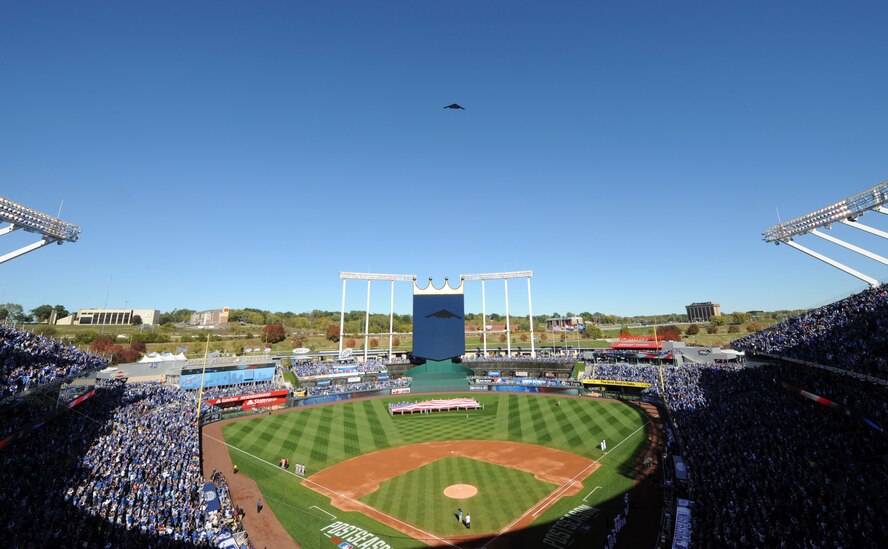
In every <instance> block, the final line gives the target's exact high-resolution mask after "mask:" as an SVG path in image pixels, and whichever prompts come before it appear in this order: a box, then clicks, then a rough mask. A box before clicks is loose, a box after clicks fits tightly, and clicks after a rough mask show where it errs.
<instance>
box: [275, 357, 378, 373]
mask: <svg viewBox="0 0 888 549" xmlns="http://www.w3.org/2000/svg"><path fill="white" fill-rule="evenodd" d="M291 369H292V371H293V373H295V374H296V375H297V376H299V377H306V376H324V375H330V374H341V373H371V372H385V371H386V363H385V362H384V361H382V360H377V359H369V360H367V362H348V363H343V362H337V361H325V362H308V361H306V362H297V363H296V364H294V365H293V366H292V368H291Z"/></svg>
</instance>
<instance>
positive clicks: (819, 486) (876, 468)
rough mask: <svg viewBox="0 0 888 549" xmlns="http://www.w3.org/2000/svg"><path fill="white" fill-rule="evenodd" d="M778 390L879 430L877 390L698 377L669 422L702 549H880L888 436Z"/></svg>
mask: <svg viewBox="0 0 888 549" xmlns="http://www.w3.org/2000/svg"><path fill="white" fill-rule="evenodd" d="M781 382H785V383H788V384H790V385H793V386H796V387H800V388H803V389H805V390H807V391H810V392H812V393H815V394H819V395H821V396H824V397H827V398H830V399H832V400H835V401H837V402H840V403H845V404H847V406H848V407H849V409H851V410H852V411H854V412H855V413H859V414H862V415H864V416H866V417H869V418H870V419H873V420H876V421H880V422H884V420H885V419H886V417H888V407H886V406H888V405H886V399H885V390H884V388H881V387H879V386H877V385H874V384H871V383H867V382H862V381H859V380H856V379H853V378H849V377H847V376H839V375H836V374H832V373H830V372H825V371H822V370H818V369H815V368H809V367H804V366H794V365H793V366H760V367H748V368H743V369H739V370H736V371H732V370H720V369H707V370H704V371H702V372H701V375H700V378H699V379H698V382H697V383H698V390H699V391H700V392H701V393H703V395H704V398H703V402H704V404H702V405H698V406H697V407H695V408H677V409H674V410H673V415H672V417H673V420H674V422H675V426H676V430H677V432H678V433H679V438H680V439H681V442H682V447H683V450H682V451H683V452H684V456H683V457H684V460H685V463H686V464H687V467H688V471H689V475H690V479H691V488H690V493H689V496H690V499H692V500H693V501H694V502H695V503H694V512H693V513H694V514H693V533H692V535H693V539H694V541H695V545H698V546H701V547H806V548H808V547H811V548H813V547H818V548H819V547H845V548H849V547H886V546H888V522H886V521H885V520H884V517H885V516H888V506H886V498H885V495H886V493H888V490H886V479H888V466H886V461H885V456H886V455H888V440H886V437H885V434H884V433H883V432H879V431H878V430H876V429H874V428H871V427H870V426H868V425H866V424H864V423H863V422H862V421H860V420H859V419H857V418H855V416H854V414H851V415H848V414H845V413H842V412H840V411H837V410H834V409H830V408H827V407H825V406H822V405H820V404H817V403H815V402H813V401H811V400H808V399H806V398H804V397H802V396H800V395H798V394H796V393H794V392H791V391H789V390H787V389H785V388H783V387H782V386H781Z"/></svg>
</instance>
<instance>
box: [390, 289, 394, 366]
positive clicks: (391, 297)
mask: <svg viewBox="0 0 888 549" xmlns="http://www.w3.org/2000/svg"><path fill="white" fill-rule="evenodd" d="M389 301H390V305H391V307H390V309H389V360H391V359H392V335H393V332H394V331H395V281H394V280H392V293H391V296H390V299H389Z"/></svg>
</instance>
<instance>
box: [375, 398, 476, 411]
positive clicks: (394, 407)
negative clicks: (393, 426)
mask: <svg viewBox="0 0 888 549" xmlns="http://www.w3.org/2000/svg"><path fill="white" fill-rule="evenodd" d="M480 407H481V404H480V403H479V402H478V401H477V400H475V399H474V398H448V399H437V400H424V401H421V402H397V403H393V404H389V412H391V413H393V414H412V413H413V412H441V411H445V410H476V409H478V408H480Z"/></svg>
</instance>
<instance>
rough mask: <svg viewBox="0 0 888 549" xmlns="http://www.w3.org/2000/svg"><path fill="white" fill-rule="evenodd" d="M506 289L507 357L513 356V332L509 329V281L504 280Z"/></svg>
mask: <svg viewBox="0 0 888 549" xmlns="http://www.w3.org/2000/svg"><path fill="white" fill-rule="evenodd" d="M503 282H504V283H505V287H506V356H508V357H511V356H512V330H511V328H510V327H509V326H510V324H509V279H508V278H506V279H503Z"/></svg>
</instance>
